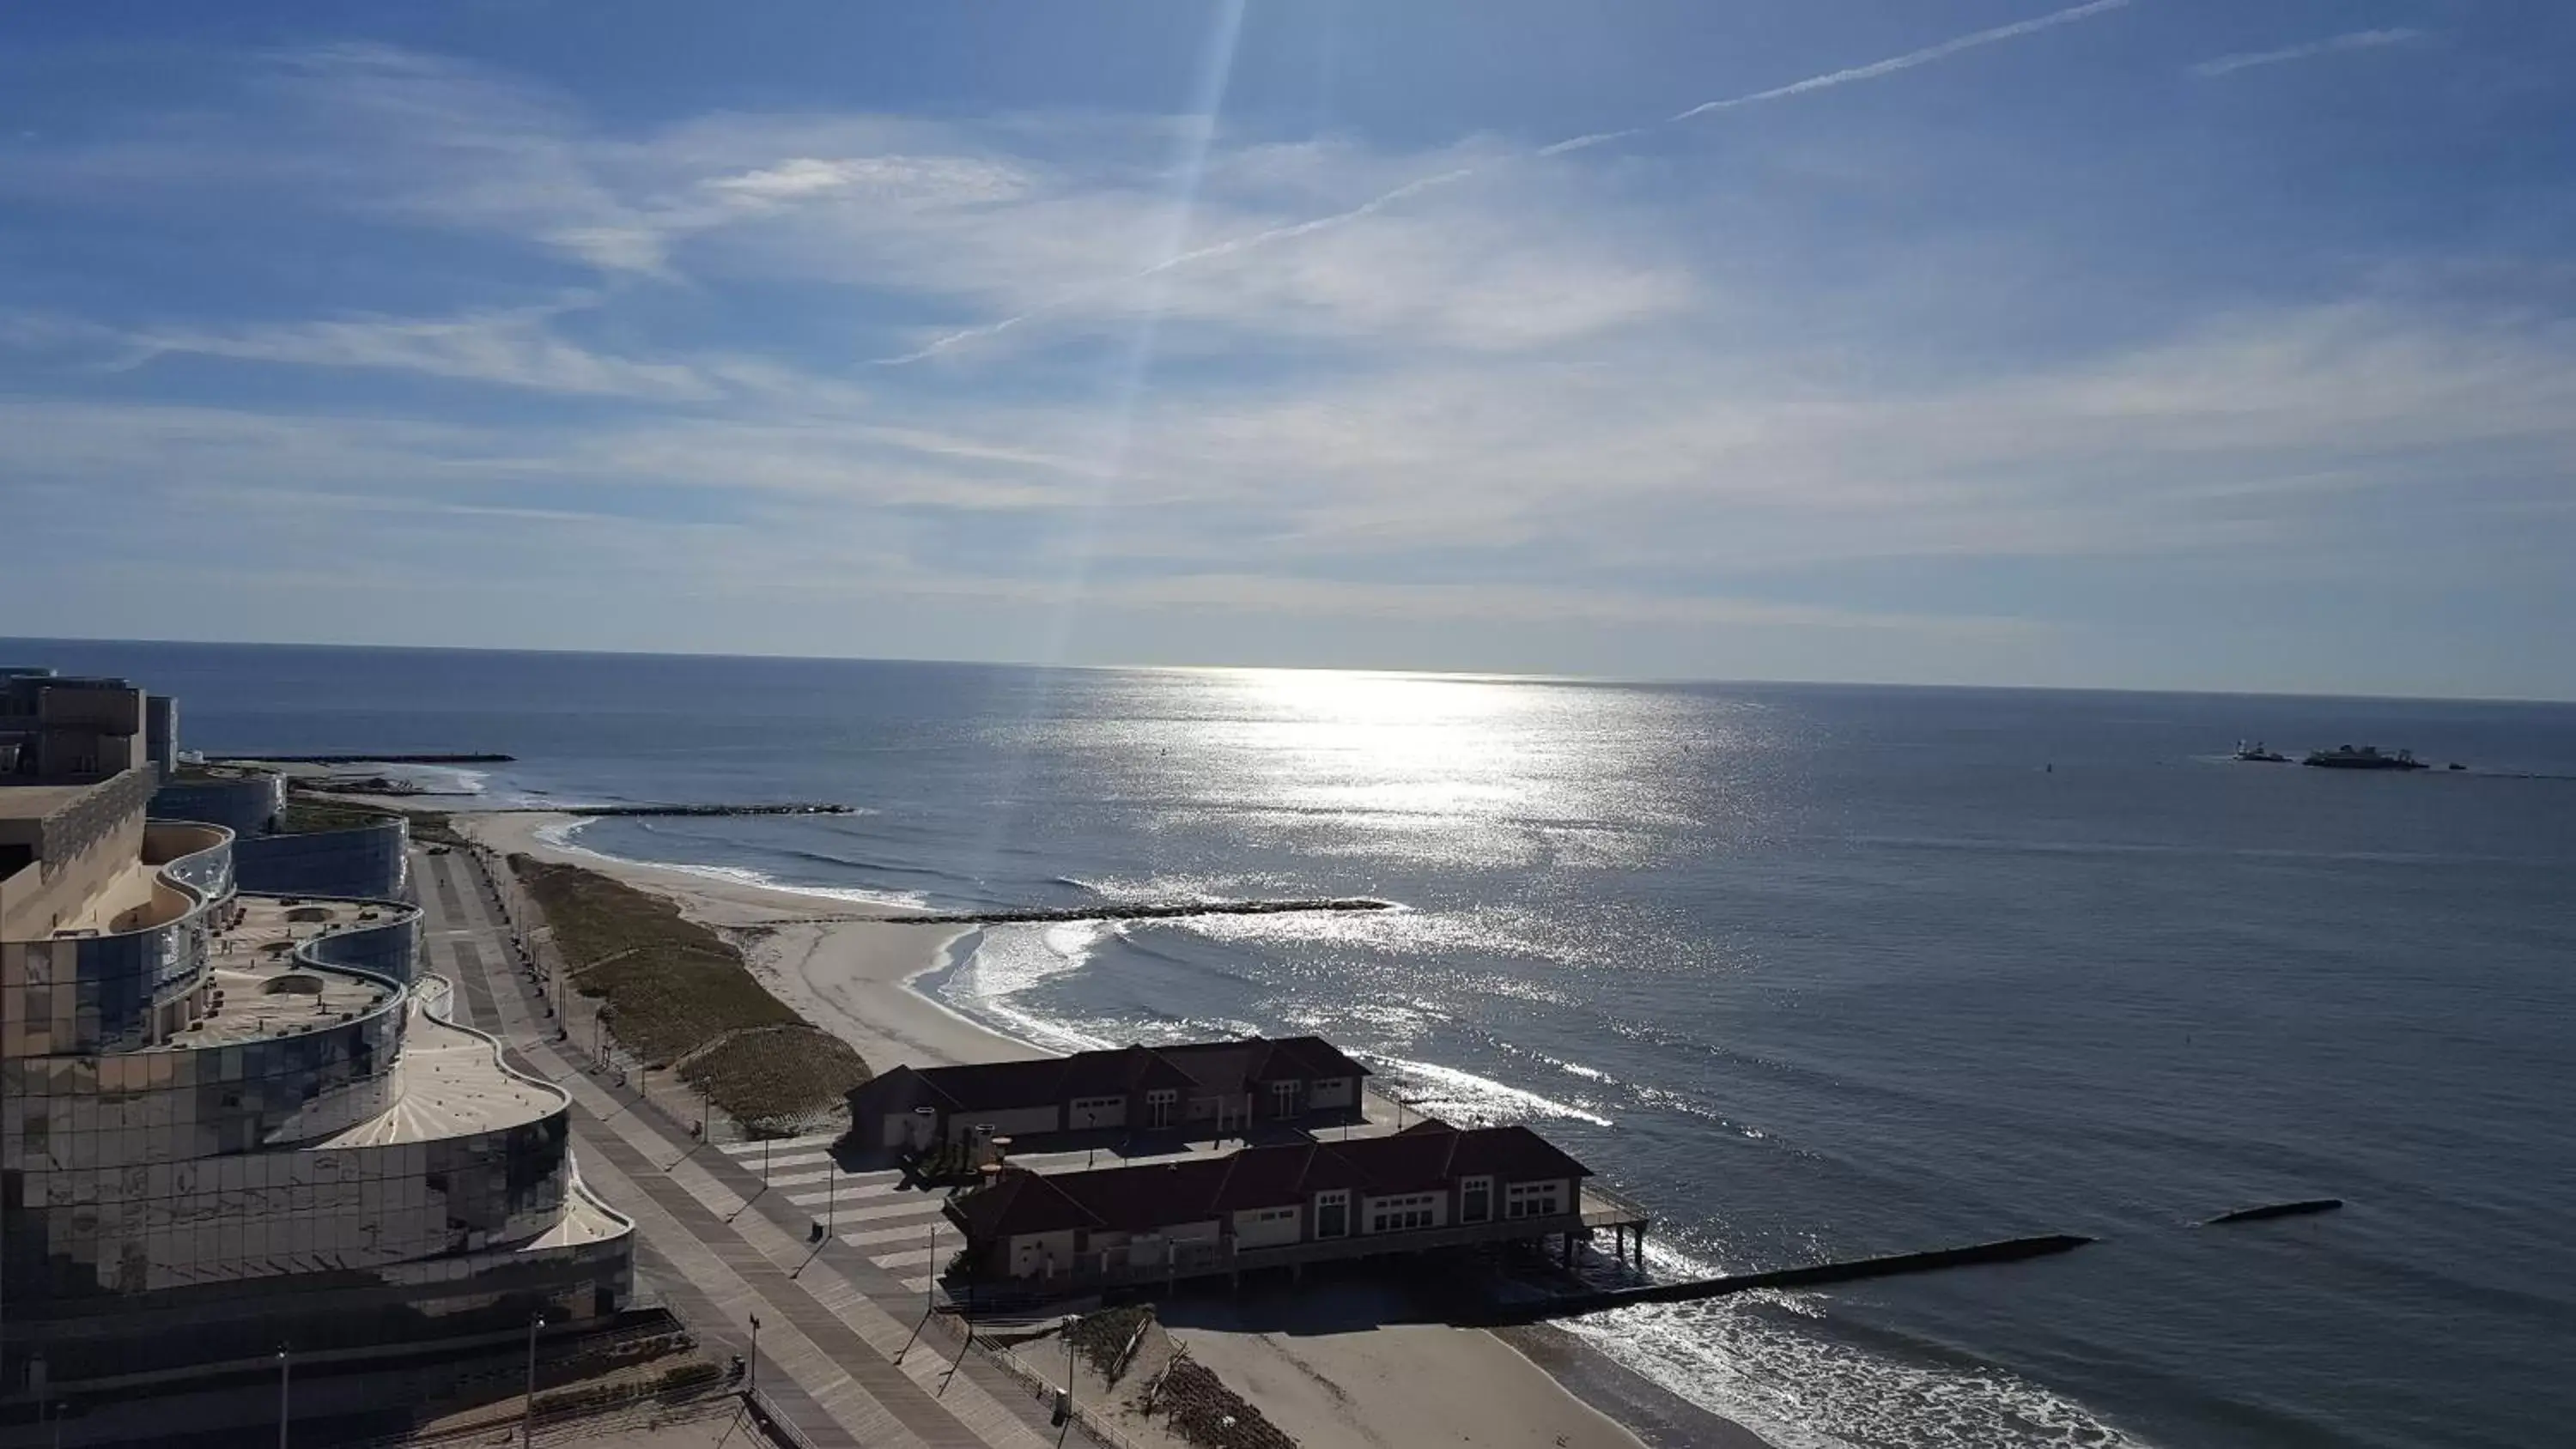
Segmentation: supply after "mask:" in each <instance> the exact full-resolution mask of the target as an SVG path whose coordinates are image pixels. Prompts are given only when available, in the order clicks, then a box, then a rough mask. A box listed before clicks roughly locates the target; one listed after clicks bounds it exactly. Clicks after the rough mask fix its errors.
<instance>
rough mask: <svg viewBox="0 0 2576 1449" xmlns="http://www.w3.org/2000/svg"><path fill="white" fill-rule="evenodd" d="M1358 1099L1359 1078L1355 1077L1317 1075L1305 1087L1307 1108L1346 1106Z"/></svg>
mask: <svg viewBox="0 0 2576 1449" xmlns="http://www.w3.org/2000/svg"><path fill="white" fill-rule="evenodd" d="M1358 1101H1359V1079H1358V1078H1356V1077H1317V1078H1316V1079H1315V1080H1314V1081H1313V1082H1311V1083H1308V1084H1307V1087H1306V1106H1307V1108H1308V1109H1309V1110H1320V1109H1322V1108H1326V1107H1348V1106H1352V1105H1355V1104H1356V1103H1357V1102H1358Z"/></svg>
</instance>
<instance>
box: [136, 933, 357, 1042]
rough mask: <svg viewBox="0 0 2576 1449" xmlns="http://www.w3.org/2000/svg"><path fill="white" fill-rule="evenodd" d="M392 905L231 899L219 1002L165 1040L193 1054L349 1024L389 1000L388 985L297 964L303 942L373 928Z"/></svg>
mask: <svg viewBox="0 0 2576 1449" xmlns="http://www.w3.org/2000/svg"><path fill="white" fill-rule="evenodd" d="M392 909H396V908H395V907H390V906H372V905H367V904H365V903H362V902H356V901H301V902H297V903H295V904H292V905H290V904H288V903H287V901H286V900H285V899H284V898H281V897H276V896H236V897H234V898H233V906H232V908H231V909H230V910H228V911H226V913H225V915H224V917H223V919H224V921H225V923H226V925H225V928H224V929H223V930H222V931H220V932H219V933H218V934H217V935H216V937H215V939H214V953H213V956H214V960H213V967H214V970H213V981H214V985H215V986H216V988H217V989H218V990H220V991H221V992H222V993H223V1004H222V1005H220V1006H218V1007H216V1008H215V1009H214V1010H212V1011H209V1012H207V1013H206V1014H205V1015H204V1016H201V1017H199V1018H198V1019H197V1020H196V1021H194V1022H192V1023H190V1024H189V1025H188V1026H187V1027H186V1028H185V1029H183V1030H181V1031H180V1032H178V1033H177V1034H176V1035H174V1036H173V1037H171V1039H170V1040H169V1041H168V1042H167V1043H165V1045H166V1046H167V1047H168V1048H169V1049H171V1050H177V1051H197V1050H202V1049H204V1048H206V1047H210V1046H229V1045H232V1044H234V1043H236V1042H245V1041H254V1040H257V1039H259V1038H261V1037H272V1036H291V1035H294V1034H295V1033H297V1032H304V1031H311V1030H313V1029H315V1028H317V1027H324V1026H331V1025H335V1024H337V1023H339V1022H343V1021H350V1020H354V1019H355V1018H357V1017H360V1016H363V1015H365V1014H366V1013H368V1012H370V1011H373V1010H375V1009H376V1008H377V1007H378V1006H380V1005H382V1004H384V1002H385V1001H386V1000H387V999H388V998H390V997H392V996H393V994H394V992H395V991H396V989H397V988H396V987H395V986H394V985H393V983H391V982H389V981H385V980H382V979H380V978H377V977H373V976H361V975H358V974H356V973H354V972H346V971H334V970H329V969H324V968H317V967H313V966H308V965H306V964H305V963H303V962H301V961H298V960H296V959H295V955H294V951H295V947H296V946H297V945H299V944H301V943H303V942H306V941H310V940H313V939H315V938H317V937H320V936H324V935H328V934H330V933H331V932H333V931H341V930H347V929H348V928H350V927H352V926H358V925H365V924H369V923H370V917H381V915H382V914H383V913H384V912H385V911H388V910H392Z"/></svg>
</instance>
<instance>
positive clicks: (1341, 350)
mask: <svg viewBox="0 0 2576 1449" xmlns="http://www.w3.org/2000/svg"><path fill="white" fill-rule="evenodd" d="M2571 42H2576V7H2569V6H2565V5H2561V4H2557V3H2552V0H2531V3H2511V0H2334V3H2322V0H2316V3H2302V0H2225V3H2218V0H2132V3H2125V4H2123V3H2116V0H2102V3H2096V4H2090V5H2078V6H2075V7H2073V8H2067V7H2065V6H2052V5H2051V4H2050V3H2049V0H1938V3H1936V0H1800V3H1795V4H1791V3H1785V0H1675V3H1644V0H1639V3H1596V4H1571V3H1567V4H1544V5H1543V4H1537V3H1527V0H1457V3H1415V4H1390V3H1384V0H1366V3H1362V0H1338V3H1337V0H1298V3H1293V4H1292V3H1270V4H1253V5H1234V6H1229V5H1225V4H1221V3H1210V4H1179V3H1160V0H1122V3H1115V4H1090V3H1077V0H1048V3H1045V4H1033V5H1027V6H1020V7H1005V6H997V5H975V6H951V5H903V6H895V5H857V4H846V3H828V4H822V3H818V4H787V3H765V4H761V5H754V6H730V7H714V6H704V5H680V4H633V3H625V4H606V3H602V4H593V5H574V4H542V3H526V4H521V3H502V0H485V3H462V4H453V5H441V6H399V7H396V6H383V7H367V6H286V5H275V4H263V3H236V4H231V5H224V6H207V5H163V6H148V5H120V4H105V3H102V4H97V5H84V6H40V7H20V8H18V9H17V10H16V11H15V12H14V13H13V14H12V15H11V16H9V17H8V18H6V19H0V440H5V441H0V633H14V634H20V635H78V636H132V637H156V638H212V639H267V640H295V641H321V642H387V643H421V644H466V645H489V646H497V647H531V648H601V649H663V650H675V651H706V652H744V653H779V654H837V655H876V656H926V657H941V658H992V659H1025V660H1065V661H1075V662H1169V663H1260V664H1312V665H1345V666H1369V667H1410V668H1455V669H1473V670H1522V671H1537V672H1563V673H1583V674H1601V675H1646V676H1681V677H1720V678H1724V677H1761V678H1799V679H1862V680H1888V681H1924V682H1975V683H2035V684H2088V685H2128V686H2143V687H2212V688H2234V689H2299V690H2329V691H2358V692H2393V693H2435V694H2489V695H2516V696H2545V697H2562V698H2563V697H2571V696H2576V629H2571V628H2570V627H2569V624H2570V621H2571V620H2576V568H2571V567H2570V565H2569V559H2570V557H2571V554H2576V487H2571V481H2570V480H2571V476H2576V320H2571V319H2576V78H2571V74H2570V71H2569V68H2568V66H2567V64H2566V61H2567V58H2568V56H2569V55H2570V54H2571V53H2576V47H2571ZM1711 103H1715V104H1711Z"/></svg>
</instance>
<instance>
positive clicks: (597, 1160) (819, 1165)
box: [415, 852, 1055, 1449]
mask: <svg viewBox="0 0 2576 1449" xmlns="http://www.w3.org/2000/svg"><path fill="white" fill-rule="evenodd" d="M415 863H416V865H417V867H418V871H419V873H418V876H417V878H418V879H419V880H420V882H421V883H422V885H423V886H424V887H425V889H424V890H423V891H422V896H423V901H422V905H423V908H424V909H425V911H426V912H427V920H426V921H425V922H424V923H423V924H424V927H425V930H426V943H427V949H428V954H429V958H430V962H431V964H432V967H433V969H436V970H438V971H439V972H440V973H441V974H443V975H446V976H448V977H449V978H450V979H452V980H453V981H455V983H456V985H457V991H458V1001H459V1003H460V1013H461V1014H462V1015H463V1016H465V1017H466V1019H467V1020H468V1021H469V1022H470V1024H472V1025H474V1026H477V1027H480V1028H482V1029H483V1030H485V1031H489V1032H491V1033H493V1034H494V1035H496V1036H498V1037H500V1038H501V1039H502V1040H503V1041H504V1042H506V1043H508V1045H509V1048H510V1055H511V1059H512V1062H513V1064H514V1065H517V1066H519V1067H521V1068H522V1069H523V1070H526V1071H528V1072H530V1073H531V1074H533V1075H536V1076H539V1077H543V1078H545V1079H547V1080H549V1081H552V1082H554V1083H555V1084H556V1085H558V1086H560V1087H562V1088H564V1089H565V1090H566V1091H568V1092H570V1093H571V1094H572V1097H573V1141H574V1145H575V1150H576V1152H577V1155H578V1161H579V1163H580V1168H581V1174H582V1178H583V1180H584V1181H585V1182H586V1183H588V1184H589V1185H590V1187H591V1189H592V1191H593V1192H595V1193H597V1194H598V1195H599V1196H600V1197H602V1198H604V1199H606V1200H607V1202H608V1203H609V1204H610V1205H611V1206H612V1207H614V1208H616V1209H617V1210H618V1211H619V1212H622V1213H624V1214H626V1215H627V1216H628V1217H630V1218H632V1219H634V1221H635V1224H636V1231H637V1234H638V1240H639V1241H638V1251H637V1254H636V1259H637V1265H638V1267H639V1269H641V1270H642V1271H643V1272H644V1274H645V1275H646V1276H647V1277H649V1278H650V1279H651V1281H652V1282H653V1284H654V1286H656V1287H657V1288H660V1289H661V1290H662V1291H663V1293H664V1295H665V1298H666V1300H667V1302H668V1303H669V1306H670V1308H671V1310H672V1311H673V1312H674V1313H676V1314H677V1315H678V1316H679V1317H680V1319H681V1321H682V1322H684V1323H686V1324H687V1325H688V1326H689V1328H690V1329H691V1331H692V1332H694V1333H696V1334H697V1335H698V1336H699V1338H700V1339H701V1340H702V1341H704V1342H706V1343H708V1344H709V1345H710V1346H713V1345H717V1344H722V1345H725V1346H726V1347H728V1348H730V1349H731V1350H732V1351H735V1352H740V1353H744V1354H746V1355H749V1353H750V1349H751V1345H750V1329H749V1324H750V1319H751V1317H752V1316H754V1315H757V1316H758V1317H759V1319H760V1334H759V1339H760V1342H759V1354H758V1363H757V1368H756V1369H755V1373H756V1375H757V1377H758V1381H759V1387H760V1391H761V1396H762V1398H764V1399H765V1400H767V1401H769V1402H770V1403H771V1404H772V1405H773V1406H774V1408H775V1410H776V1411H777V1413H778V1414H779V1415H780V1416H781V1417H782V1418H785V1419H786V1420H787V1421H788V1422H789V1424H790V1426H791V1427H792V1428H793V1430H794V1431H795V1432H796V1433H797V1434H798V1435H799V1436H801V1437H802V1438H803V1440H804V1441H805V1442H806V1443H808V1444H810V1445H813V1446H815V1449H826V1446H842V1445H860V1444H864V1445H868V1446H877V1445H887V1446H916V1445H917V1446H925V1449H969V1446H977V1445H990V1446H995V1449H1044V1446H1048V1445H1052V1444H1053V1443H1054V1442H1055V1434H1054V1432H1053V1431H1052V1430H1051V1429H1048V1428H1046V1426H1045V1406H1043V1405H1042V1404H1040V1403H1039V1402H1038V1401H1037V1400H1036V1399H1035V1398H1033V1397H1032V1396H1031V1395H1030V1394H1029V1393H1028V1392H1027V1390H1026V1389H1024V1388H1023V1387H1022V1386H1021V1385H1020V1384H1019V1383H1018V1382H1017V1381H1016V1380H1014V1379H1012V1378H1011V1377H1010V1375H1008V1374H1007V1373H1005V1372H1004V1371H1003V1370H1001V1369H1000V1368H999V1367H997V1366H996V1365H994V1364H991V1363H989V1362H987V1361H986V1360H985V1359H984V1358H983V1357H982V1356H981V1355H978V1354H972V1353H969V1354H967V1355H965V1358H964V1362H963V1363H962V1365H960V1366H959V1368H958V1370H957V1371H955V1372H952V1371H951V1368H950V1364H951V1359H950V1357H949V1355H950V1354H952V1353H954V1352H955V1351H956V1350H955V1341H954V1339H952V1338H951V1337H949V1336H948V1335H946V1334H943V1333H941V1332H940V1331H938V1330H937V1329H935V1328H934V1329H932V1330H930V1331H928V1332H926V1333H924V1334H923V1335H922V1336H921V1341H920V1342H919V1343H917V1344H914V1345H913V1346H912V1347H911V1348H910V1349H909V1350H907V1349H906V1344H907V1342H909V1341H910V1340H911V1339H912V1336H913V1333H914V1330H915V1328H916V1326H917V1325H918V1324H919V1323H920V1321H921V1319H922V1317H923V1315H924V1313H925V1312H926V1309H927V1304H928V1294H929V1290H930V1278H931V1275H932V1274H933V1273H934V1272H935V1271H936V1267H935V1264H936V1261H937V1256H938V1254H939V1251H940V1249H939V1247H938V1244H937V1242H936V1237H938V1236H945V1237H947V1238H948V1246H949V1247H950V1248H951V1249H953V1248H954V1247H955V1245H956V1244H955V1235H954V1232H953V1230H949V1229H947V1228H945V1226H944V1225H943V1224H942V1223H941V1220H940V1218H939V1201H940V1199H939V1198H938V1196H937V1195H935V1194H931V1193H923V1192H911V1191H903V1190H900V1189H899V1188H898V1185H897V1182H896V1179H895V1176H894V1174H891V1173H865V1174H842V1173H836V1172H834V1171H833V1170H832V1169H831V1168H830V1166H829V1159H828V1157H826V1156H825V1155H824V1152H823V1149H824V1147H825V1145H826V1144H827V1143H828V1141H829V1139H828V1138H813V1139H797V1140H793V1141H782V1142H777V1143H773V1144H769V1145H768V1146H767V1147H766V1148H764V1146H763V1144H760V1143H742V1144H734V1145H732V1146H731V1147H730V1148H728V1149H718V1148H715V1147H711V1146H705V1145H702V1144H700V1143H698V1142H696V1141H694V1140H693V1139H691V1137H690V1136H689V1134H688V1132H687V1130H686V1129H685V1128H684V1127H683V1126H681V1125H680V1124H679V1123H676V1122H674V1121H672V1120H671V1119H670V1118H669V1117H668V1116H666V1115H665V1114H664V1113H663V1112H662V1111H661V1110H660V1109H659V1108H658V1107H656V1106H654V1105H652V1104H651V1103H648V1102H647V1101H645V1100H644V1099H643V1098H642V1097H641V1096H639V1095H637V1094H636V1093H634V1092H632V1091H630V1090H627V1089H625V1088H623V1087H620V1086H617V1085H615V1084H614V1083H613V1082H610V1081H605V1080H601V1079H598V1078H594V1077H592V1076H589V1075H586V1074H585V1073H584V1071H583V1066H584V1065H586V1062H584V1061H583V1060H582V1059H581V1058H579V1057H578V1056H577V1055H576V1054H574V1053H572V1052H571V1051H570V1050H569V1048H564V1047H559V1046H558V1045H557V1044H556V1043H555V1042H554V1041H553V1036H554V1028H553V1023H552V1021H551V1020H550V1019H549V1018H547V1017H546V1016H545V1014H544V1001H543V997H542V996H541V995H540V994H539V993H538V990H537V988H536V985H535V983H534V982H532V981H531V980H530V979H529V977H528V976H527V975H526V973H524V972H522V971H520V970H519V969H518V968H517V965H516V963H515V961H514V960H513V958H512V956H511V953H510V950H509V946H508V941H509V934H508V932H507V930H506V929H504V928H502V927H501V926H500V924H499V912H498V911H497V909H496V908H495V903H494V900H493V897H492V896H491V894H490V888H489V886H488V885H487V884H486V883H485V881H484V880H483V879H482V876H481V871H480V867H479V866H477V865H476V864H475V863H474V862H473V859H472V857H470V856H468V855H466V854H464V853H462V852H459V853H455V854H449V855H440V856H431V855H427V854H420V855H417V856H416V857H415ZM764 1169H765V1170H766V1171H767V1173H768V1181H767V1182H764V1181H763V1180H762V1176H761V1174H762V1172H763V1170H764ZM826 1219H828V1220H829V1221H830V1224H831V1227H832V1228H833V1230H834V1235H833V1236H832V1238H831V1239H830V1240H829V1241H826V1242H825V1243H823V1244H822V1245H821V1246H819V1247H817V1246H816V1245H815V1244H813V1243H812V1242H810V1241H809V1240H808V1234H809V1232H810V1230H811V1228H812V1227H813V1225H814V1224H816V1223H818V1222H821V1221H824V1220H826ZM897 1353H902V1355H903V1360H902V1362H901V1363H900V1364H898V1363H896V1362H895V1361H894V1359H895V1355H896V1354H897Z"/></svg>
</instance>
